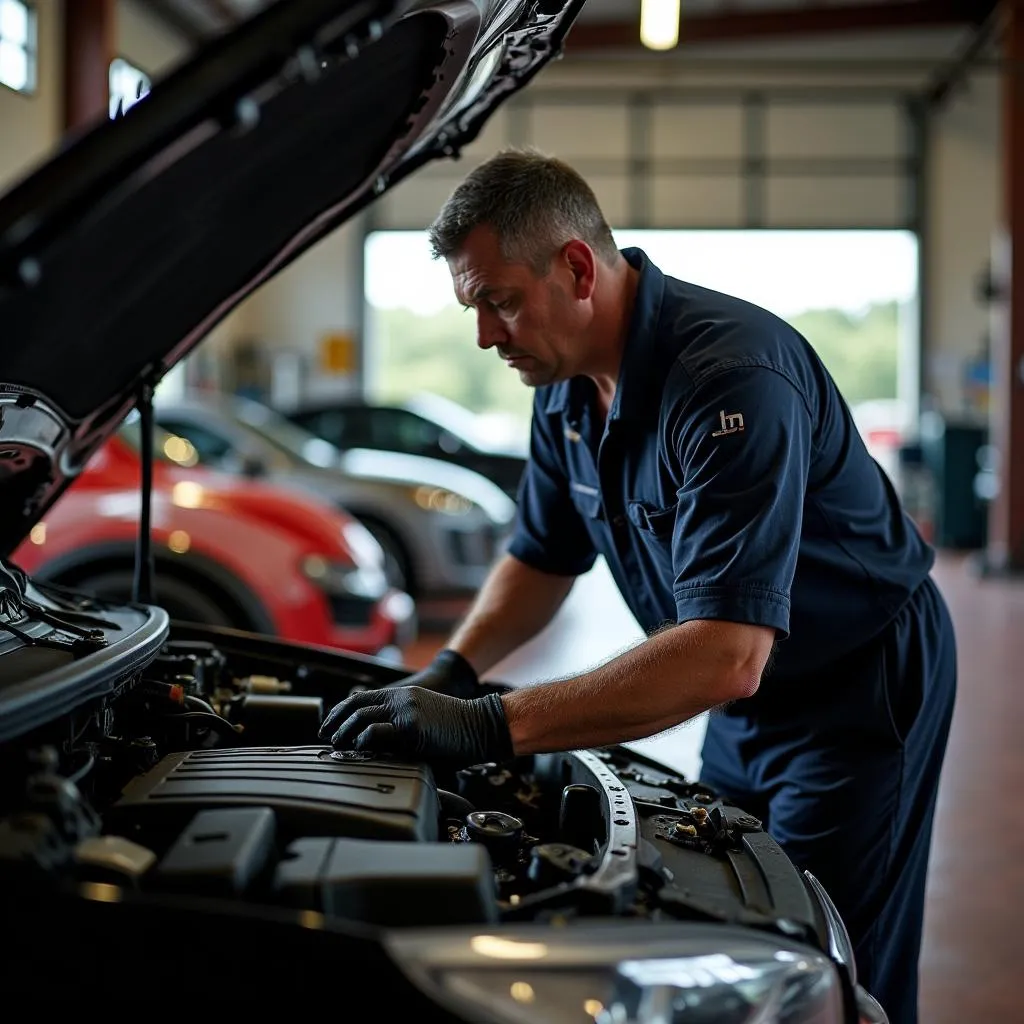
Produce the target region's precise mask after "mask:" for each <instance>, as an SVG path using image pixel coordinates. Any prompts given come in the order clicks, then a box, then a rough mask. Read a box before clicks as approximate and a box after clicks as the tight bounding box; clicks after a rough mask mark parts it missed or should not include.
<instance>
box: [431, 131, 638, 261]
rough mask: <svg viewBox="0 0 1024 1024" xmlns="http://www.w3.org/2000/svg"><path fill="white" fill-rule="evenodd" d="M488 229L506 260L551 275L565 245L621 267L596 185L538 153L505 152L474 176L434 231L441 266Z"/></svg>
mask: <svg viewBox="0 0 1024 1024" xmlns="http://www.w3.org/2000/svg"><path fill="white" fill-rule="evenodd" d="M484 224H486V225H488V226H489V227H491V228H492V229H493V230H494V232H495V234H496V235H497V236H498V244H499V246H500V247H501V253H502V255H503V256H504V257H505V259H507V260H509V261H511V262H514V263H525V264H527V265H528V266H530V267H532V268H533V270H534V271H535V272H537V273H545V272H546V271H547V269H548V267H549V266H550V264H551V259H552V257H553V256H554V254H555V253H556V252H557V251H558V250H559V249H560V248H561V247H562V246H563V245H565V243H566V242H569V241H572V240H573V239H580V240H581V241H583V242H586V243H587V245H589V246H590V247H591V248H592V249H593V250H594V252H595V253H596V254H597V257H598V258H599V259H600V260H601V261H602V262H604V263H606V264H609V265H611V264H614V263H615V262H616V261H617V260H618V258H619V250H618V247H617V246H616V244H615V241H614V239H613V238H612V232H611V228H609V227H608V222H607V221H606V220H605V218H604V214H603V213H602V212H601V207H600V205H599V204H598V202H597V197H596V196H595V195H594V193H593V191H592V189H591V188H590V186H589V185H588V184H587V183H586V181H584V180H583V178H582V177H581V176H580V174H579V173H578V172H577V171H575V170H573V168H571V167H570V166H569V165H568V164H566V163H563V162H562V161H561V160H558V159H556V158H554V157H550V156H545V155H544V154H542V153H539V152H537V151H536V150H533V149H506V150H503V151H502V152H500V153H498V154H497V155H496V156H493V157H491V158H490V159H489V160H487V161H485V162H484V163H482V164H481V165H480V166H479V167H477V168H476V169H475V170H473V171H471V172H470V173H469V174H468V175H467V176H466V178H465V179H464V180H463V181H462V182H461V184H459V185H458V187H457V188H456V189H455V191H454V192H453V193H452V194H451V195H450V196H449V197H448V200H447V201H446V202H445V204H444V206H443V207H442V208H441V212H440V213H439V214H438V215H437V219H436V220H435V221H434V223H433V224H431V226H430V229H429V232H428V234H429V238H430V246H431V250H432V253H433V256H434V259H441V258H447V257H449V256H451V255H452V254H454V253H456V252H458V250H459V249H460V248H462V245H463V243H464V242H465V240H466V237H467V236H468V235H469V234H470V232H471V231H473V229H474V228H477V227H480V226H481V225H484Z"/></svg>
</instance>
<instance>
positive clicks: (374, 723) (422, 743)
mask: <svg viewBox="0 0 1024 1024" xmlns="http://www.w3.org/2000/svg"><path fill="white" fill-rule="evenodd" d="M328 737H329V738H330V743H331V745H332V746H333V747H334V748H335V749H337V750H368V751H374V752H377V753H385V752H387V753H395V754H405V755H412V756H415V757H428V758H429V757H437V758H445V759H448V758H450V759H453V760H456V761H460V762H462V763H463V764H467V765H468V764H482V763H483V762H485V761H497V762H500V761H508V760H509V759H510V758H511V757H512V737H511V736H510V735H509V731H508V722H507V721H506V720H505V708H504V706H503V705H502V703H501V697H499V696H498V694H496V693H490V694H487V696H485V697H480V698H479V699H477V700H460V699H459V698H458V697H449V696H446V695H445V694H443V693H435V692H434V691H433V690H426V689H424V688H423V687H421V686H409V687H406V686H395V687H387V688H386V689H382V690H363V691H362V692H360V693H354V694H352V696H350V697H346V698H345V700H343V701H342V702H341V703H340V704H336V705H335V706H334V708H333V709H332V710H331V712H330V714H328V716H327V717H326V718H325V719H324V722H323V725H321V726H320V739H321V740H327V739H328Z"/></svg>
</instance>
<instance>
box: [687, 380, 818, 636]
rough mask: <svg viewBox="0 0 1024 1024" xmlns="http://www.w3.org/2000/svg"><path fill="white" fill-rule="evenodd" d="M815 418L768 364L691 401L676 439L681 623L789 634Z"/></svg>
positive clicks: (707, 384) (709, 385)
mask: <svg viewBox="0 0 1024 1024" xmlns="http://www.w3.org/2000/svg"><path fill="white" fill-rule="evenodd" d="M811 422H812V421H811V415H810V412H809V410H808V407H807V404H806V402H805V400H804V397H803V395H802V394H801V393H800V392H799V391H798V390H797V388H796V387H795V386H794V385H793V384H792V383H791V382H790V381H789V380H788V379H787V378H786V377H785V376H784V375H782V374H781V373H779V372H777V371H776V370H774V369H771V368H768V367H764V366H743V367H734V368H731V369H727V370H721V371H719V372H717V373H715V374H714V375H713V376H712V377H711V378H710V379H708V380H706V381H704V382H701V383H700V384H699V386H698V387H697V388H696V390H695V391H694V392H693V393H692V394H691V395H690V396H689V398H688V399H687V400H686V401H685V403H683V404H682V405H681V407H680V409H679V411H678V415H677V417H676V420H675V427H674V430H673V434H672V441H673V447H674V451H675V456H676V458H677V459H678V460H679V469H680V471H681V477H682V486H681V487H680V488H679V490H678V492H677V497H678V506H677V510H676V516H675V525H674V529H673V537H672V563H673V570H674V573H675V579H674V583H673V597H674V599H675V604H676V612H677V617H678V621H680V622H684V621H687V620H690V619H725V620H729V621H734V622H745V623H751V624H754V625H761V626H769V627H772V628H774V629H775V630H777V631H778V633H779V636H780V638H784V637H786V636H788V635H789V613H790V588H791V586H792V583H793V577H794V575H795V572H796V564H797V555H798V553H799V548H800V532H801V526H802V522H803V508H804V496H805V493H806V489H807V478H808V472H809V467H810V458H811V445H812V430H811Z"/></svg>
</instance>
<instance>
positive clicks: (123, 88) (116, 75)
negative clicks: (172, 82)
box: [0, 0, 153, 120]
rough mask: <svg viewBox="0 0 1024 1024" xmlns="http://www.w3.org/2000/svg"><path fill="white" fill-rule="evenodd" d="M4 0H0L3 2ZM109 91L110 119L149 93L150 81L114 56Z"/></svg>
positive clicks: (134, 68)
mask: <svg viewBox="0 0 1024 1024" xmlns="http://www.w3.org/2000/svg"><path fill="white" fill-rule="evenodd" d="M3 2H4V0H0V3H3ZM107 77H108V82H109V90H108V91H109V93H110V119H111V120H113V119H114V118H115V117H117V116H118V115H119V114H124V113H125V112H126V111H127V110H128V108H129V107H134V106H135V104H136V103H138V102H139V100H141V99H142V97H143V96H148V95H149V90H150V88H151V86H152V84H153V83H152V82H151V81H150V80H149V75H147V74H146V72H145V71H143V70H142V69H141V68H137V67H136V66H135V65H134V64H129V63H128V61H126V60H125V59H124V58H122V57H115V58H114V59H113V60H112V61H111V62H110V72H109V74H108V76H107Z"/></svg>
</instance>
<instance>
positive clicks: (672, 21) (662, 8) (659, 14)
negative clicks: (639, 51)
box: [640, 0, 679, 50]
mask: <svg viewBox="0 0 1024 1024" xmlns="http://www.w3.org/2000/svg"><path fill="white" fill-rule="evenodd" d="M640 42H641V43H643V44H644V46H646V47H647V49H648V50H671V49H672V48H673V47H674V46H676V45H677V44H678V43H679V0H641V3H640Z"/></svg>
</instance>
